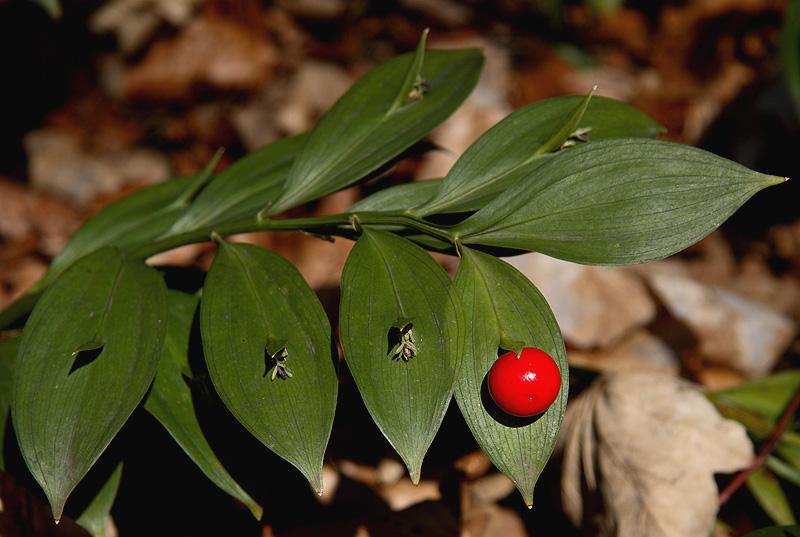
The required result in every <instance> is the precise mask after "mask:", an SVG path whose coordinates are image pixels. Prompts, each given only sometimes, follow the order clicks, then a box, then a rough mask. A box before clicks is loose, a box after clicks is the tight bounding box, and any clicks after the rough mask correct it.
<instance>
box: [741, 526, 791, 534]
mask: <svg viewBox="0 0 800 537" xmlns="http://www.w3.org/2000/svg"><path fill="white" fill-rule="evenodd" d="M744 537H800V526H771V527H769V528H762V529H760V530H756V531H751V532H750V533H748V534H747V535H745V536H744Z"/></svg>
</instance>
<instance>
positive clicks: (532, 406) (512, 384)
mask: <svg viewBox="0 0 800 537" xmlns="http://www.w3.org/2000/svg"><path fill="white" fill-rule="evenodd" d="M488 384H489V393H490V394H491V395H492V399H494V402H495V403H497V406H499V407H500V408H501V409H503V410H504V411H505V412H507V413H509V414H511V415H512V416H518V417H521V418H526V417H529V416H535V415H536V414H539V413H541V412H544V411H545V410H547V409H548V407H549V406H550V405H552V404H553V401H555V400H556V397H558V392H559V390H560V389H561V372H560V371H559V369H558V365H557V364H556V363H555V361H554V360H553V359H552V358H551V357H550V355H549V354H547V353H546V352H544V351H541V350H539V349H533V348H530V347H526V348H524V349H522V352H521V353H520V355H519V356H517V354H516V353H514V352H507V353H505V354H504V355H502V356H501V357H500V358H498V359H497V361H496V362H495V363H494V365H492V369H490V370H489V379H488Z"/></svg>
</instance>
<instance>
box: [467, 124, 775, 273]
mask: <svg viewBox="0 0 800 537" xmlns="http://www.w3.org/2000/svg"><path fill="white" fill-rule="evenodd" d="M783 181H784V178H782V177H773V176H768V175H763V174H760V173H757V172H754V171H751V170H749V169H747V168H745V167H743V166H740V165H739V164H736V163H734V162H731V161H729V160H726V159H724V158H721V157H718V156H716V155H713V154H711V153H708V152H706V151H702V150H700V149H696V148H693V147H689V146H685V145H681V144H675V143H671V142H662V141H656V140H647V139H638V138H632V139H626V138H612V139H607V140H601V141H599V142H592V143H588V144H584V145H582V146H579V147H576V148H574V149H570V150H568V151H565V152H563V153H561V154H559V155H557V156H556V157H554V158H552V159H550V160H549V161H548V162H547V163H546V164H543V165H542V166H540V167H539V168H537V169H536V170H535V173H534V174H533V175H532V176H531V177H528V178H525V179H523V180H521V181H519V182H517V183H516V184H515V185H514V186H512V187H510V188H509V189H508V190H506V191H505V192H504V193H503V194H502V195H501V196H500V197H498V198H496V199H495V200H494V201H492V202H491V203H490V204H489V205H487V206H486V207H484V208H483V209H481V210H480V211H478V212H477V213H475V214H474V215H473V216H472V217H470V218H469V219H467V220H465V221H464V222H462V223H461V224H459V225H457V226H456V227H455V228H454V234H455V235H456V236H458V237H460V239H461V241H462V242H463V243H465V244H480V245H484V246H497V247H505V248H517V249H521V250H529V251H538V252H542V253H545V254H547V255H550V256H552V257H557V258H560V259H565V260H567V261H574V262H578V263H584V264H597V265H630V264H636V263H644V262H646V261H653V260H656V259H661V258H663V257H666V256H668V255H671V254H674V253H676V252H678V251H680V250H682V249H684V248H686V247H687V246H689V245H691V244H693V243H695V242H697V241H698V240H700V239H701V238H703V237H705V236H706V235H707V234H708V233H710V232H711V231H713V230H714V229H716V228H717V227H718V226H719V225H720V224H722V223H723V222H724V221H725V220H726V219H727V218H728V217H729V216H730V215H731V214H733V212H734V211H736V209H738V208H739V207H740V206H741V205H742V204H743V203H744V202H745V201H747V200H748V199H749V198H750V197H751V196H752V195H753V194H755V193H756V192H758V191H759V190H761V189H763V188H766V187H768V186H770V185H775V184H778V183H781V182H783Z"/></svg>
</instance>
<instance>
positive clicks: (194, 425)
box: [144, 291, 262, 519]
mask: <svg viewBox="0 0 800 537" xmlns="http://www.w3.org/2000/svg"><path fill="white" fill-rule="evenodd" d="M198 304H199V297H197V296H195V295H188V294H186V293H181V292H179V291H170V292H169V305H170V308H169V323H168V327H167V336H166V342H165V344H164V353H163V355H162V357H161V364H160V365H159V367H158V373H156V377H155V380H153V387H152V388H151V389H150V393H149V394H148V395H147V399H145V402H144V408H145V409H146V410H147V411H148V412H150V414H152V415H153V417H155V418H156V419H157V420H158V421H159V422H160V423H161V425H163V426H164V428H166V429H167V431H169V433H170V434H171V435H172V437H173V438H174V439H175V441H176V442H177V443H178V445H180V446H181V448H183V450H184V451H185V452H186V454H187V455H189V457H190V458H191V459H192V460H193V461H194V462H195V464H197V466H198V467H199V468H200V470H202V471H203V473H204V474H205V475H206V476H207V477H208V478H209V479H210V480H211V481H212V482H213V483H214V484H215V485H217V486H218V487H219V488H221V489H222V490H224V491H225V492H227V493H228V494H230V495H231V496H233V497H234V498H236V499H238V500H239V501H241V502H242V503H243V504H244V505H246V506H247V508H248V509H250V512H252V513H253V515H254V516H255V517H256V518H259V519H260V518H261V514H262V508H261V506H260V505H258V503H256V501H255V500H253V498H251V497H250V496H249V495H248V494H247V492H245V491H244V489H242V487H241V486H239V484H238V483H237V482H236V480H235V479H234V478H233V477H231V475H230V474H229V473H228V471H227V470H226V469H225V467H224V466H223V465H222V463H221V462H220V460H219V458H218V457H217V455H216V454H215V453H214V450H213V449H212V448H211V445H210V444H209V442H208V440H207V439H206V437H205V435H204V434H203V430H202V428H201V427H200V422H199V421H198V418H197V414H196V412H195V407H194V402H193V401H192V391H191V389H190V388H189V385H188V384H187V382H186V378H185V376H184V375H185V374H186V373H187V372H188V371H189V370H190V368H189V359H188V356H189V341H190V335H191V330H192V322H193V320H194V314H195V311H196V310H197V306H198Z"/></svg>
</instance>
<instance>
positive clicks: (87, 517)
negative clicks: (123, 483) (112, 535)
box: [76, 462, 122, 537]
mask: <svg viewBox="0 0 800 537" xmlns="http://www.w3.org/2000/svg"><path fill="white" fill-rule="evenodd" d="M121 479H122V462H120V463H119V464H117V466H116V468H115V469H114V471H113V472H112V473H111V475H110V476H109V478H108V480H107V481H106V482H105V483H104V484H103V486H102V487H101V488H100V490H99V491H98V493H97V495H96V496H95V497H94V498H93V499H92V501H91V502H90V503H89V505H87V506H86V509H84V510H83V512H82V513H81V515H80V516H79V517H78V519H77V520H76V522H77V523H78V524H79V525H80V526H81V527H82V528H84V529H85V530H86V531H88V532H89V533H90V534H91V535H92V537H106V521H107V520H108V515H109V514H110V513H111V507H112V506H113V505H114V500H115V499H116V497H117V491H118V490H119V482H120V480H121Z"/></svg>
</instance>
